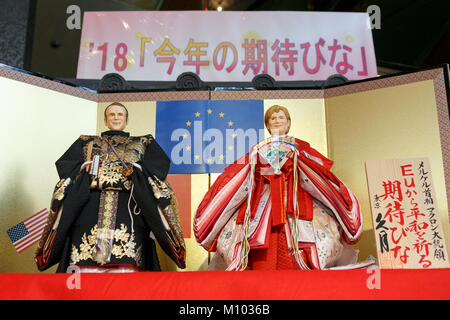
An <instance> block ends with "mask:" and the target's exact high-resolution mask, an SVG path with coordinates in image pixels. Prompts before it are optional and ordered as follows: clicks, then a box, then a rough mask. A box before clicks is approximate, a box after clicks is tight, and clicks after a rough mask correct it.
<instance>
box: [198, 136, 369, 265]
mask: <svg viewBox="0 0 450 320" xmlns="http://www.w3.org/2000/svg"><path fill="white" fill-rule="evenodd" d="M332 164H333V162H332V161H331V160H329V159H327V158H325V157H324V156H323V155H321V154H320V153H319V152H317V151H316V150H315V149H313V148H311V147H310V145H309V144H308V143H307V142H305V141H302V140H299V139H296V138H293V137H290V136H280V137H276V138H274V137H272V138H269V139H265V140H263V141H261V142H260V143H259V144H257V145H256V146H254V147H253V148H252V151H251V152H250V153H248V154H247V155H245V156H244V157H242V158H241V159H239V160H237V161H236V162H235V163H233V164H232V165H230V166H228V167H227V168H226V169H225V171H224V172H223V173H222V174H221V175H220V176H219V177H218V178H217V180H216V181H215V182H214V184H213V185H212V186H211V188H210V189H209V190H208V192H207V193H206V195H205V196H204V198H203V200H202V201H201V203H200V205H199V206H198V208H197V212H196V216H195V220H194V233H195V236H196V239H197V242H198V243H199V244H200V245H201V246H203V247H204V248H205V249H206V250H208V251H217V253H218V254H219V255H220V256H221V257H222V258H223V260H224V262H225V264H226V269H227V270H244V269H250V270H256V269H266V270H276V269H305V270H308V269H324V268H328V267H329V266H330V265H332V263H335V262H336V261H337V260H338V259H339V257H337V256H336V253H327V252H325V251H326V250H328V251H330V250H331V249H330V248H331V247H330V246H329V248H328V249H327V247H323V246H319V247H318V246H317V245H316V244H317V243H318V241H320V242H322V241H328V243H331V242H330V241H335V240H336V239H337V238H342V239H343V240H344V241H345V242H346V243H349V244H352V243H355V242H356V241H358V240H359V237H360V235H361V229H362V219H361V212H360V207H359V203H358V200H357V199H356V197H355V196H354V195H353V194H352V193H351V191H350V190H349V189H348V188H347V187H346V186H345V185H344V184H343V183H342V182H341V181H340V180H339V179H338V178H336V176H334V174H333V173H331V172H330V168H331V166H332ZM315 215H317V217H316V218H314V217H315ZM324 226H325V227H324ZM330 228H332V229H333V228H334V229H333V230H331V229H330ZM317 234H319V236H317ZM323 235H325V236H323ZM321 236H323V237H322V238H321ZM338 240H339V239H337V240H336V241H338ZM336 241H335V242H334V244H333V245H332V246H334V247H333V249H332V250H331V251H336ZM338 245H339V244H338ZM324 248H325V249H324ZM319 249H320V250H319ZM324 250H325V251H324ZM332 254H334V256H335V257H333V259H334V260H333V261H332V263H330V257H329V255H332ZM327 255H328V256H327Z"/></svg>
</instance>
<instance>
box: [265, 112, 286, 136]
mask: <svg viewBox="0 0 450 320" xmlns="http://www.w3.org/2000/svg"><path fill="white" fill-rule="evenodd" d="M290 124H291V122H290V120H288V119H287V117H286V115H285V114H284V112H283V111H282V110H280V111H278V112H274V113H272V115H271V116H270V118H269V121H268V122H267V130H269V132H270V134H271V135H283V134H286V133H287V132H288V129H289V126H290Z"/></svg>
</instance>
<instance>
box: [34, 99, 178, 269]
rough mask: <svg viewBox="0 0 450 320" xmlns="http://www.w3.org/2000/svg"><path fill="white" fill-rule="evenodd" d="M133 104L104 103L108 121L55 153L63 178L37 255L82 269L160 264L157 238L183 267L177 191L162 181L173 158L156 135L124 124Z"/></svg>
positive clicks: (44, 263)
mask: <svg viewBox="0 0 450 320" xmlns="http://www.w3.org/2000/svg"><path fill="white" fill-rule="evenodd" d="M127 122H128V110H127V109H126V108H125V106H124V105H122V104H120V103H117V102H116V103H113V104H111V105H109V106H108V107H107V108H106V109H105V125H106V126H107V127H108V128H109V129H110V130H109V131H106V132H103V133H101V134H100V135H98V136H81V137H80V138H78V139H77V140H76V141H75V142H74V143H73V144H72V146H71V147H70V148H69V149H68V150H67V151H66V152H65V153H64V154H63V156H62V157H61V158H60V159H59V160H58V161H56V168H57V170H58V174H59V177H60V181H59V182H58V183H57V185H56V187H55V191H54V193H53V197H52V200H51V204H50V216H49V219H48V222H47V226H46V228H45V229H44V232H43V235H42V237H41V241H40V243H39V246H38V249H37V252H36V256H35V260H36V263H37V267H38V269H39V270H41V271H42V270H46V269H48V268H49V267H51V266H53V265H55V264H56V263H59V266H58V268H57V272H66V270H67V268H68V267H69V266H74V265H76V266H77V267H79V268H80V269H81V272H132V271H144V270H148V271H159V270H160V266H159V260H158V257H157V253H156V246H155V242H154V240H156V241H158V243H159V245H160V246H161V248H162V249H163V250H164V252H165V253H166V254H167V255H168V256H169V257H170V258H171V259H172V260H174V261H175V263H176V264H177V265H178V266H179V267H180V268H184V267H185V244H184V240H183V234H182V232H181V228H180V225H179V219H178V209H177V203H176V198H175V194H174V193H173V191H172V190H171V188H170V186H169V184H168V183H167V182H166V181H165V179H166V176H167V173H168V170H169V166H170V160H169V158H168V157H167V155H166V154H165V153H164V151H163V150H162V149H161V147H160V146H159V145H158V143H157V142H156V141H155V139H154V138H153V137H152V136H151V135H146V136H141V137H132V136H130V134H129V133H127V132H124V131H123V130H124V128H125V126H126V125H127Z"/></svg>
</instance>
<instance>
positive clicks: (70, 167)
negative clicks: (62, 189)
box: [55, 138, 84, 180]
mask: <svg viewBox="0 0 450 320" xmlns="http://www.w3.org/2000/svg"><path fill="white" fill-rule="evenodd" d="M82 148H83V140H82V138H78V139H77V140H76V141H75V142H74V143H73V144H72V145H71V146H70V148H69V149H67V151H66V152H65V153H64V154H63V155H62V156H61V157H60V158H59V159H58V160H57V161H56V163H55V165H56V170H57V171H58V175H59V178H60V179H66V178H71V179H72V180H74V178H75V176H76V175H77V174H78V172H79V171H80V167H81V165H82V164H83V162H84V161H83V150H82Z"/></svg>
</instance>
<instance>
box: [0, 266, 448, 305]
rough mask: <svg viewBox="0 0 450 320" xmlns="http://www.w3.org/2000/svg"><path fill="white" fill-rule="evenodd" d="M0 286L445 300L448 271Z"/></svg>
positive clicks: (178, 276)
mask: <svg viewBox="0 0 450 320" xmlns="http://www.w3.org/2000/svg"><path fill="white" fill-rule="evenodd" d="M76 277H78V278H76ZM77 287H78V288H79V289H78V288H77ZM0 288H3V289H2V290H0V299H3V300H322V299H326V300H449V299H450V290H449V288H450V269H428V270H419V269H403V270H398V269H395V270H393V269H390V270H387V269H383V270H380V269H364V270H345V271H344V270H339V271H337V270H334V271H318V270H317V271H308V272H305V271H244V272H227V271H198V272H140V273H127V274H92V273H89V274H80V273H78V274H32V273H2V274H0ZM6 288H8V289H7V290H6Z"/></svg>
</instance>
